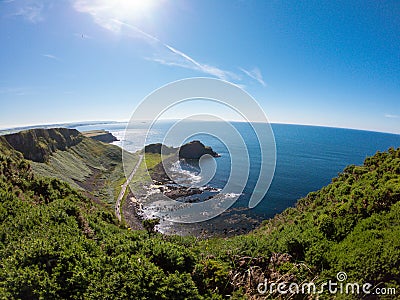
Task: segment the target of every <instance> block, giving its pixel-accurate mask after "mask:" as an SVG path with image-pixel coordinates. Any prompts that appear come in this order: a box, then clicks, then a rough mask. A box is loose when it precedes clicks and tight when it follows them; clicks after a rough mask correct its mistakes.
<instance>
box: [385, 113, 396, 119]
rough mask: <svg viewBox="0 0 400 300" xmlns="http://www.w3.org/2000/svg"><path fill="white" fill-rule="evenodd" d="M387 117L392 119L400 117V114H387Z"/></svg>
mask: <svg viewBox="0 0 400 300" xmlns="http://www.w3.org/2000/svg"><path fill="white" fill-rule="evenodd" d="M385 118H390V119H399V118H400V115H392V114H386V115H385Z"/></svg>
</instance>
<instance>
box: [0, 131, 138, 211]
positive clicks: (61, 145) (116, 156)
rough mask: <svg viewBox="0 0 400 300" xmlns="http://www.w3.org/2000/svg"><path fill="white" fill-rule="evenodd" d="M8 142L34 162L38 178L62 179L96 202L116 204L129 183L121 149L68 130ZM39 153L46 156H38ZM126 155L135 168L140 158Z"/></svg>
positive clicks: (12, 136)
mask: <svg viewBox="0 0 400 300" xmlns="http://www.w3.org/2000/svg"><path fill="white" fill-rule="evenodd" d="M4 138H5V139H6V140H7V142H8V143H10V144H11V145H12V146H13V147H14V148H15V149H17V150H19V151H21V152H22V154H23V155H24V157H25V158H27V159H29V160H31V162H30V164H31V167H32V170H33V172H34V173H35V174H38V175H40V176H45V177H53V178H58V179H60V180H62V181H64V182H67V183H69V184H70V185H71V186H72V187H74V188H77V189H81V190H84V191H86V192H87V195H88V196H90V197H92V198H93V199H95V200H98V201H103V202H105V203H108V204H113V203H114V202H115V199H116V198H117V195H118V193H119V190H120V186H121V184H122V183H123V182H124V180H125V176H124V171H123V166H122V153H121V148H119V147H117V146H115V145H110V144H107V143H102V142H99V141H97V140H94V139H92V138H88V137H85V136H84V135H82V134H81V133H80V132H79V131H77V130H74V129H66V128H52V129H31V130H27V131H22V132H19V133H14V134H10V135H6V136H4ZM38 149H39V150H40V151H41V152H40V151H39V150H38ZM38 151H39V153H42V155H37V154H35V153H36V152H38ZM125 155H126V158H127V159H128V157H130V159H131V160H132V166H134V165H135V163H136V160H137V156H136V155H134V154H130V153H128V152H125Z"/></svg>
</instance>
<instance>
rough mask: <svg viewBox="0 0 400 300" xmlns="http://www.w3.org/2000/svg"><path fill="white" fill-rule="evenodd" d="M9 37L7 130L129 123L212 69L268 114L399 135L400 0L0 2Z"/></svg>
mask: <svg viewBox="0 0 400 300" xmlns="http://www.w3.org/2000/svg"><path fill="white" fill-rule="evenodd" d="M0 38H1V47H0V66H1V71H0V104H1V111H0V127H1V128H6V127H12V126H16V125H33V124H45V123H56V122H57V123H59V122H73V121H84V120H117V121H118V120H127V119H129V118H130V116H131V113H132V112H133V110H134V108H135V107H136V106H137V105H138V103H139V102H140V101H141V100H142V99H143V98H144V97H145V96H146V95H147V94H149V93H150V92H152V91H153V90H154V89H156V88H158V87H160V86H162V85H164V84H167V83H169V82H172V81H175V80H179V79H183V78H187V77H198V76H207V77H214V78H220V79H224V80H228V81H231V82H233V83H235V84H238V85H240V86H242V87H243V88H244V89H245V90H246V91H247V92H249V93H250V94H251V95H252V96H253V97H254V98H255V99H256V100H257V101H258V102H259V103H260V105H261V106H262V108H263V109H264V111H265V112H266V114H267V116H268V118H269V120H270V121H271V122H279V123H298V124H314V125H326V126H334V127H348V128H359V129H368V130H376V131H386V132H395V133H400V2H399V1H340V2H334V1H301V2H300V1H290V2H289V1H285V2H283V1H282V2H281V1H232V0H229V1H228V0H227V1H222V0H221V1H211V0H199V1H195V0H192V1H181V0H176V1H167V0H149V1H138V0H136V1H135V0H113V1H111V0H92V1H89V0H70V1H45V0H44V1H36V0H14V1H13V0H2V1H1V0H0ZM184 109H185V110H187V109H188V107H187V106H186V107H185V108H184ZM193 109H196V107H195V106H194V107H193ZM174 114H176V117H179V110H175V111H174Z"/></svg>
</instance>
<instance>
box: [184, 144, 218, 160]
mask: <svg viewBox="0 0 400 300" xmlns="http://www.w3.org/2000/svg"><path fill="white" fill-rule="evenodd" d="M205 154H209V155H211V156H212V157H219V156H220V155H219V154H218V153H217V152H215V151H214V150H213V149H211V147H207V146H204V144H203V143H201V142H200V141H191V142H190V143H187V144H185V145H183V146H181V147H180V149H179V158H185V159H199V158H200V157H202V156H203V155H205Z"/></svg>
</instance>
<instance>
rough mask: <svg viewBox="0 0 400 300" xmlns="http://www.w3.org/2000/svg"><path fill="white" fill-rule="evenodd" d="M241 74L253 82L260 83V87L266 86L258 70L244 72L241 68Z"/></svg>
mask: <svg viewBox="0 0 400 300" xmlns="http://www.w3.org/2000/svg"><path fill="white" fill-rule="evenodd" d="M239 69H240V70H241V71H242V72H243V73H245V74H246V75H247V76H249V77H251V78H253V79H254V80H256V81H258V83H260V84H261V85H262V86H267V85H266V84H265V81H264V79H263V76H262V74H261V71H260V69H258V68H254V69H253V70H250V71H249V70H246V69H243V68H239Z"/></svg>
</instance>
